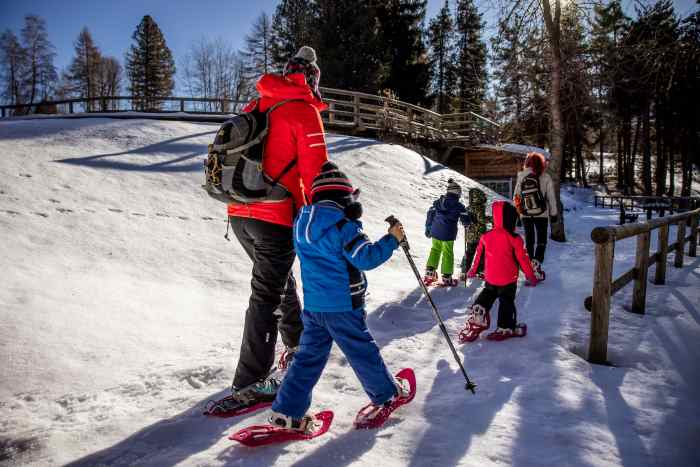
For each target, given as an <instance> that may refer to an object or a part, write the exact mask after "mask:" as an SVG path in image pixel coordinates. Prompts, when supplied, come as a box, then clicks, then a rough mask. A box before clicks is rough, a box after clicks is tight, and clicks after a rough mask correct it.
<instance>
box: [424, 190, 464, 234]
mask: <svg viewBox="0 0 700 467" xmlns="http://www.w3.org/2000/svg"><path fill="white" fill-rule="evenodd" d="M458 221H459V222H461V223H462V224H463V225H468V224H469V223H470V222H469V215H468V214H467V208H466V207H464V205H463V204H462V203H460V202H459V196H457V195H456V194H454V193H448V194H446V195H442V196H440V198H439V199H438V200H436V201H435V202H434V203H433V206H432V207H431V208H430V209H429V210H428V217H427V219H426V220H425V235H426V236H427V237H429V238H434V239H436V240H443V241H444V240H447V241H449V240H455V239H456V238H457V222H458Z"/></svg>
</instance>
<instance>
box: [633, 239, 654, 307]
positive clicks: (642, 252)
mask: <svg viewBox="0 0 700 467" xmlns="http://www.w3.org/2000/svg"><path fill="white" fill-rule="evenodd" d="M650 237H651V232H650V231H646V232H643V233H640V234H639V235H638V236H637V257H636V260H635V263H636V264H635V266H634V269H635V271H636V272H635V278H634V292H632V311H633V312H634V313H639V314H642V315H643V314H644V308H645V307H646V297H647V272H648V270H649V238H650Z"/></svg>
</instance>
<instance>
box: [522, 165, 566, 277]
mask: <svg viewBox="0 0 700 467" xmlns="http://www.w3.org/2000/svg"><path fill="white" fill-rule="evenodd" d="M544 168H545V160H544V156H543V155H542V154H539V153H536V152H530V153H528V155H527V157H526V158H525V164H524V166H523V170H521V171H520V172H518V178H517V181H516V183H515V190H514V192H513V200H514V201H515V206H516V207H517V209H518V213H519V214H520V218H521V220H522V223H523V227H524V228H525V245H526V248H527V254H528V256H529V257H530V261H531V262H532V268H533V269H534V270H535V275H536V276H537V279H538V280H544V277H545V274H544V270H543V269H542V263H543V262H544V252H545V249H546V248H547V225H548V223H549V222H548V221H551V222H552V223H554V222H556V221H557V216H558V211H557V201H556V196H555V194H554V185H553V183H552V178H551V177H550V176H549V174H548V173H546V172H545V171H544Z"/></svg>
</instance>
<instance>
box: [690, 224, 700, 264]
mask: <svg viewBox="0 0 700 467" xmlns="http://www.w3.org/2000/svg"><path fill="white" fill-rule="evenodd" d="M698 217H700V214H696V215H694V216H693V217H692V218H691V221H690V244H689V245H688V256H690V257H692V258H695V256H697V250H698Z"/></svg>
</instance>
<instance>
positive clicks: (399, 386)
mask: <svg viewBox="0 0 700 467" xmlns="http://www.w3.org/2000/svg"><path fill="white" fill-rule="evenodd" d="M394 382H395V385H396V394H395V395H394V396H393V397H392V398H391V399H389V400H388V401H386V402H384V403H383V404H368V405H366V406H364V407H363V408H361V409H360V411H359V412H358V413H357V416H356V417H355V428H356V429H370V428H379V427H380V426H382V425H383V424H384V422H386V420H387V419H388V418H389V415H391V413H392V412H393V411H394V410H396V409H398V408H399V407H401V406H402V405H406V404H408V403H409V402H411V401H412V400H413V398H414V397H415V396H416V375H415V374H414V373H413V370H412V369H410V368H404V369H403V370H401V371H399V372H398V373H397V374H396V376H395V380H394Z"/></svg>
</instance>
